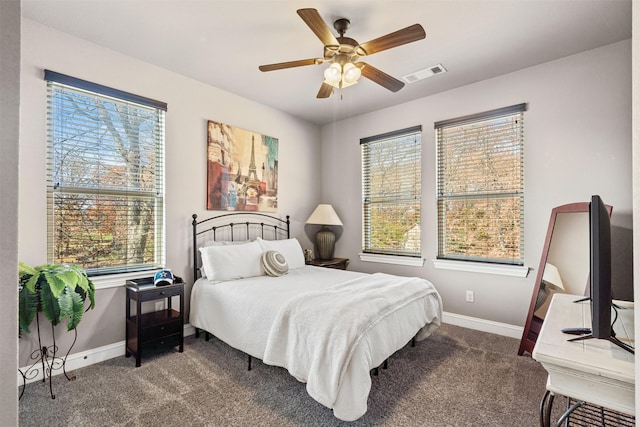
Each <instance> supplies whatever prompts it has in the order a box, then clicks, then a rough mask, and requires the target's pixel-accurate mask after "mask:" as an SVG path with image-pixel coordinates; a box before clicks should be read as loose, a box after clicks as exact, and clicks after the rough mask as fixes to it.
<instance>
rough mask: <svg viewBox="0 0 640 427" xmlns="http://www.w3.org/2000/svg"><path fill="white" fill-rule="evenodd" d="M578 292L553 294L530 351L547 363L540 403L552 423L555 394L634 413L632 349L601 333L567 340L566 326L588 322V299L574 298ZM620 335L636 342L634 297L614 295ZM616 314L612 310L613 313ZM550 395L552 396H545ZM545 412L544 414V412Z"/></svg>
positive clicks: (544, 418)
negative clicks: (618, 298) (603, 337)
mask: <svg viewBox="0 0 640 427" xmlns="http://www.w3.org/2000/svg"><path fill="white" fill-rule="evenodd" d="M580 298H581V297H580V296H577V295H568V294H555V295H554V296H553V300H552V301H551V306H550V307H549V311H548V312H547V316H546V317H545V320H544V323H543V325H542V329H541V330H540V335H539V337H538V341H537V342H536V345H535V347H534V349H533V353H532V356H533V358H534V359H535V360H537V361H538V362H540V363H541V364H542V366H543V367H544V368H545V369H546V371H547V372H548V374H549V376H548V378H547V393H548V394H546V395H545V398H543V402H542V404H541V406H540V410H541V418H540V420H541V424H543V425H548V423H549V421H550V420H549V417H550V412H551V406H552V405H553V396H554V395H556V394H559V395H563V396H567V397H571V398H574V399H576V400H579V401H585V402H589V403H592V404H594V405H597V406H602V407H604V408H607V409H611V410H614V411H617V412H620V413H623V414H626V415H630V416H634V415H635V391H634V389H635V376H634V375H635V372H634V371H635V367H634V355H633V354H631V353H629V352H627V351H625V350H623V349H622V348H620V347H618V346H617V345H615V344H613V343H611V342H609V341H607V340H601V339H588V340H582V341H574V342H569V341H567V340H568V339H569V338H572V337H573V336H572V335H567V334H563V333H562V332H561V329H562V328H566V327H590V326H591V313H590V303H589V302H588V301H585V302H580V303H575V302H574V301H576V300H578V299H580ZM616 304H617V305H619V306H621V307H622V308H623V309H620V310H618V315H619V317H618V321H617V322H616V323H615V324H614V330H615V332H616V336H617V337H618V338H619V339H620V340H621V341H623V342H626V343H628V344H631V345H634V341H633V337H634V335H633V334H634V332H633V303H629V302H624V301H619V302H618V301H616ZM614 317H615V314H614V313H612V319H613V318H614ZM547 396H550V398H549V399H548V400H547V402H545V399H546V398H547ZM543 413H544V415H543Z"/></svg>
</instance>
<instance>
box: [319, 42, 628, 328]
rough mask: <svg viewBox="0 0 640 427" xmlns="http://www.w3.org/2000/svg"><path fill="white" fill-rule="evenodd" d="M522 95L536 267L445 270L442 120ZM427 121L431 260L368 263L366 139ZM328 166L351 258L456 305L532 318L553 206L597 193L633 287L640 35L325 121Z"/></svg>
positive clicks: (517, 320)
mask: <svg viewBox="0 0 640 427" xmlns="http://www.w3.org/2000/svg"><path fill="white" fill-rule="evenodd" d="M435 78H437V77H435ZM415 84H425V85H427V84H429V80H425V81H423V82H420V83H415ZM403 90H411V85H408V86H407V87H405V88H404V89H403ZM345 96H346V95H345ZM522 102H526V103H527V104H528V111H527V112H526V113H525V194H526V196H525V264H526V265H527V266H529V267H531V268H532V269H534V270H533V271H531V272H530V273H529V276H528V277H527V278H526V279H519V278H512V277H505V276H497V275H491V274H482V273H468V272H458V271H447V270H436V269H435V268H434V267H433V264H432V262H431V260H432V259H433V258H435V257H436V254H437V228H436V201H435V194H436V193H435V188H436V173H435V170H434V168H435V153H436V149H435V134H434V132H433V123H434V122H436V121H440V120H445V119H451V118H456V117H460V116H464V115H468V114H473V113H479V112H482V111H487V110H491V109H494V108H499V107H506V106H509V105H513V104H518V103H522ZM419 124H421V125H422V127H423V138H422V141H423V156H422V162H423V205H422V206H423V213H422V221H423V223H422V230H423V232H422V248H423V249H422V254H423V256H424V257H425V258H426V259H427V261H426V262H425V265H424V267H422V268H419V267H401V266H390V265H388V264H376V263H367V262H361V261H360V260H359V259H358V256H357V254H358V252H360V250H361V240H362V237H361V236H362V234H361V228H362V225H361V224H362V221H361V168H360V146H359V139H360V138H363V137H368V136H372V135H377V134H381V133H385V132H389V131H393V130H397V129H402V128H406V127H409V126H415V125H419ZM322 165H323V168H322V202H323V203H331V204H333V206H334V208H335V209H336V212H337V213H338V215H339V216H340V218H341V219H342V221H343V223H344V227H343V234H342V236H341V238H340V239H339V240H338V241H337V243H336V256H340V257H346V258H350V259H351V264H350V266H351V268H352V269H355V270H361V271H367V272H374V271H384V272H388V273H396V274H403V275H416V276H421V277H425V278H427V279H429V280H431V281H432V282H433V283H434V285H435V286H436V288H437V289H438V290H439V292H440V293H441V295H442V298H443V303H444V309H445V310H446V311H448V312H452V313H457V314H463V315H468V316H473V317H479V318H482V319H488V320H493V321H497V322H503V323H507V324H511V325H524V321H525V316H526V314H527V311H528V307H529V301H530V298H531V293H532V288H533V282H534V280H535V276H536V271H535V269H537V266H538V263H539V259H540V254H541V252H542V244H543V242H544V237H545V233H546V229H547V224H548V221H549V214H550V212H551V209H552V208H553V207H555V206H557V205H561V204H565V203H571V202H580V201H585V202H586V201H588V200H589V199H590V196H591V195H592V194H599V195H600V196H602V198H603V200H604V201H605V202H606V203H608V204H610V205H612V206H613V217H612V223H613V226H614V238H615V236H616V235H618V239H617V240H618V242H619V243H622V244H623V246H624V247H625V248H626V249H623V250H626V251H627V252H628V253H624V254H622V256H623V258H624V259H626V263H625V265H623V266H621V267H619V269H623V270H625V271H623V272H618V274H617V275H618V276H620V277H624V280H626V281H627V286H631V268H632V267H631V257H630V249H631V231H630V230H631V228H632V226H631V225H632V224H631V213H632V194H631V183H632V180H631V40H626V41H622V42H619V43H615V44H613V45H609V46H605V47H602V48H599V49H595V50H592V51H588V52H584V53H581V54H577V55H573V56H570V57H567V58H564V59H561V60H557V61H554V62H550V63H546V64H542V65H538V66H535V67H531V68H527V69H523V70H520V71H517V72H514V73H510V74H507V75H504V76H501V77H497V78H494V79H490V80H485V81H481V82H479V83H475V84H471V85H468V86H465V87H461V88H458V89H455V90H451V91H447V92H443V93H440V94H437V95H434V96H430V97H427V98H422V99H419V100H416V101H413V102H409V103H405V104H402V105H398V106H395V107H392V108H387V109H384V110H379V111H376V112H373V113H370V114H366V115H362V116H359V117H356V118H353V119H349V120H344V121H340V122H336V123H333V124H329V125H325V126H324V127H323V128H322ZM585 285H586V283H585ZM466 290H472V291H474V292H475V302H474V303H467V302H465V291H466Z"/></svg>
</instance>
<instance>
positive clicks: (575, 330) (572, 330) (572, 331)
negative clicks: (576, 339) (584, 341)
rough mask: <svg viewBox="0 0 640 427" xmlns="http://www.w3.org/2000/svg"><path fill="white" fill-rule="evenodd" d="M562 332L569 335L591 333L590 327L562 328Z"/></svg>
mask: <svg viewBox="0 0 640 427" xmlns="http://www.w3.org/2000/svg"><path fill="white" fill-rule="evenodd" d="M562 333H563V334H569V335H588V334H590V333H591V328H562Z"/></svg>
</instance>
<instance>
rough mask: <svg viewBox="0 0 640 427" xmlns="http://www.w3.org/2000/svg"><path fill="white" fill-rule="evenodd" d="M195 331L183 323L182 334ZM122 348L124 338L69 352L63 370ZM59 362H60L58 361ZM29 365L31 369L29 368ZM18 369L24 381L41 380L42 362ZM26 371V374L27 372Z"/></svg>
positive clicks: (114, 354) (109, 356)
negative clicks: (89, 348) (23, 374)
mask: <svg viewBox="0 0 640 427" xmlns="http://www.w3.org/2000/svg"><path fill="white" fill-rule="evenodd" d="M194 333H195V328H194V327H193V326H191V324H189V323H187V324H186V325H184V336H185V337H187V336H189V335H193V334H194ZM124 348H125V342H124V340H122V341H119V342H117V343H113V344H108V345H104V346H102V347H97V348H92V349H91V350H86V351H81V352H79V353H73V354H70V355H69V357H67V360H66V362H65V370H66V371H67V374H69V373H70V372H71V371H74V370H76V369H80V368H84V367H85V366H89V365H93V364H94V363H100V362H104V361H105V360H109V359H113V358H115V357H120V356H124ZM60 356H62V357H64V353H62V354H58V355H57V357H60ZM60 363H61V362H60ZM31 366H33V369H31V370H30V368H31ZM29 370H30V371H29ZM20 371H22V372H23V373H25V375H27V376H28V377H29V378H27V379H26V383H27V384H29V383H32V382H34V381H42V379H43V375H44V374H43V372H42V364H41V363H37V364H35V365H29V366H23V367H22V368H20ZM27 372H28V374H27ZM63 373H64V372H63V370H62V368H61V367H60V369H57V368H56V369H54V370H53V375H54V376H55V375H61V374H63ZM22 384H23V378H22V374H21V373H18V385H19V386H20V385H22Z"/></svg>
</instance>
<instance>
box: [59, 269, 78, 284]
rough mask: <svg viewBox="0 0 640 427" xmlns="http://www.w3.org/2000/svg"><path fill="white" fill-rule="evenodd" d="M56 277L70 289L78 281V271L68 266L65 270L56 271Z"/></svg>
mask: <svg viewBox="0 0 640 427" xmlns="http://www.w3.org/2000/svg"><path fill="white" fill-rule="evenodd" d="M56 277H57V278H58V279H60V280H62V281H63V282H64V284H65V285H66V286H69V287H70V288H71V289H74V288H75V287H76V285H77V284H78V281H79V277H78V272H77V271H75V270H74V269H73V268H69V270H67V271H62V272H59V273H56Z"/></svg>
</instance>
